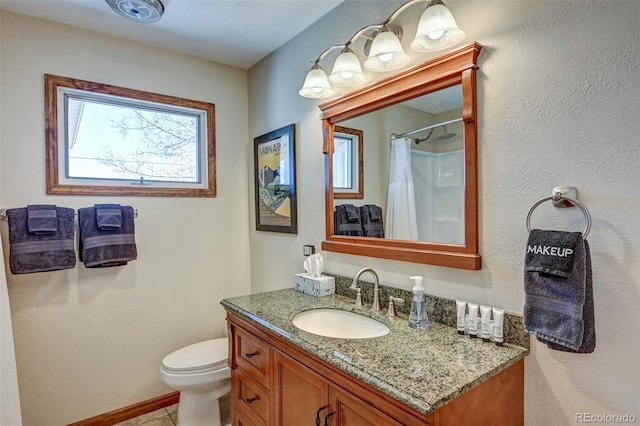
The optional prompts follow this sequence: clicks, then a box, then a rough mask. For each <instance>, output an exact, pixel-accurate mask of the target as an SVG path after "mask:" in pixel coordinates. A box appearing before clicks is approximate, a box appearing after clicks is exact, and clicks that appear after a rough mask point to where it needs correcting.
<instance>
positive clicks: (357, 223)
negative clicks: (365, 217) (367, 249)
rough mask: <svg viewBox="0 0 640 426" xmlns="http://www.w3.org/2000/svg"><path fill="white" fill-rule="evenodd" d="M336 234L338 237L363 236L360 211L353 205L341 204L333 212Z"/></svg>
mask: <svg viewBox="0 0 640 426" xmlns="http://www.w3.org/2000/svg"><path fill="white" fill-rule="evenodd" d="M333 225H334V233H335V234H336V235H352V236H356V237H361V236H362V222H361V220H360V209H359V208H358V207H356V206H354V205H353V204H340V205H337V206H336V207H335V210H334V211H333Z"/></svg>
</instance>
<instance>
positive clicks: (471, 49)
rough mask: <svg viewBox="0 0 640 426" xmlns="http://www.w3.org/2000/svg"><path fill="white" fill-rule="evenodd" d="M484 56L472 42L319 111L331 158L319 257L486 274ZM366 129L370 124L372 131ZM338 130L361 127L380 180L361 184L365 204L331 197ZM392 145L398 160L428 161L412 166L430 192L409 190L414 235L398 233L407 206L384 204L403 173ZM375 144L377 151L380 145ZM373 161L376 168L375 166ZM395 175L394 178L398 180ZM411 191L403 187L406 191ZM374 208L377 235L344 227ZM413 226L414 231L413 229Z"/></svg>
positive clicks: (371, 167)
mask: <svg viewBox="0 0 640 426" xmlns="http://www.w3.org/2000/svg"><path fill="white" fill-rule="evenodd" d="M481 48H482V46H481V45H480V44H478V43H472V44H470V45H467V46H465V47H462V48H460V49H457V50H455V51H451V52H447V53H445V54H443V55H441V56H439V57H436V58H433V59H431V60H428V61H426V62H424V63H422V64H420V65H418V66H415V67H413V68H411V69H409V70H406V71H402V72H400V73H398V74H396V75H393V76H390V77H386V78H384V79H383V80H380V81H378V82H376V83H374V84H372V85H369V86H367V87H364V88H362V89H359V90H356V91H354V92H351V93H349V94H347V95H344V96H342V97H340V98H338V99H334V100H330V101H327V102H324V103H322V104H320V105H319V108H320V110H321V111H322V114H323V116H322V121H323V123H322V127H323V133H324V145H323V151H324V154H325V216H326V240H325V241H323V242H322V249H323V250H325V251H333V252H339V253H346V254H353V255H360V256H369V257H377V258H383V259H392V260H400V261H405V262H412V263H424V264H431V265H440V266H447V267H452V268H462V269H470V270H479V269H481V267H482V260H481V256H480V254H479V252H478V251H479V250H478V159H477V157H478V154H477V124H476V122H477V118H476V116H477V111H476V103H477V102H476V96H477V95H476V73H477V69H478V66H477V65H476V60H477V57H478V55H479V53H480V49H481ZM368 122H369V123H373V124H369V125H368V124H367V123H368ZM336 126H342V127H357V128H359V129H362V130H363V132H364V139H365V140H366V142H365V143H364V148H363V150H364V152H365V155H364V158H365V165H364V168H365V170H367V171H372V174H373V175H374V176H375V177H373V178H371V177H369V176H370V175H367V176H365V179H364V183H363V185H364V187H365V188H364V190H365V194H367V196H365V199H364V200H363V199H359V200H358V199H355V198H354V199H353V200H349V199H345V198H344V196H338V197H336V196H335V194H334V192H333V181H332V179H333V164H332V163H333V161H332V158H333V152H334V145H333V144H334V133H335V132H336ZM447 126H448V127H447ZM409 136H411V137H409ZM392 141H393V144H392ZM396 141H402V143H400V144H399V145H403V146H404V148H402V149H403V150H404V151H401V152H403V153H402V154H401V155H402V156H405V155H406V156H407V157H406V158H409V157H413V156H414V155H413V153H415V154H418V156H420V154H425V156H426V157H429V158H428V160H427V162H423V163H420V164H421V165H416V164H414V160H413V159H411V160H410V163H411V166H410V167H409V170H411V169H412V168H413V169H414V170H415V172H413V176H415V177H416V179H418V178H419V176H418V175H420V174H425V173H423V172H426V174H427V175H428V176H431V177H426V178H425V179H426V181H425V182H427V183H426V185H428V186H424V184H423V186H421V187H420V189H415V190H414V189H412V187H413V185H414V182H413V181H411V177H410V178H409V180H410V183H409V186H408V187H409V188H411V189H409V190H408V191H405V192H406V193H410V194H412V195H410V196H409V198H410V199H411V198H412V197H413V201H411V200H409V202H408V203H404V204H406V205H408V206H409V208H408V210H409V211H410V212H411V213H410V214H408V217H411V216H414V215H415V217H416V218H417V219H415V222H416V224H412V225H411V226H408V228H410V231H407V232H409V233H408V234H407V233H404V230H402V229H401V230H400V231H398V229H396V228H397V227H398V226H397V224H398V222H403V221H404V219H402V218H403V217H404V216H403V215H402V214H400V215H399V216H397V215H395V210H403V209H404V207H403V208H399V207H398V206H397V205H396V204H399V205H400V204H402V203H393V206H394V207H393V208H392V209H391V211H390V210H389V208H388V206H387V202H388V200H389V199H394V197H395V196H396V195H395V194H396V192H395V187H394V188H392V189H389V181H390V180H391V181H393V182H394V185H395V178H393V179H390V178H389V176H390V173H389V170H395V169H394V167H397V166H395V165H396V164H397V163H396V162H391V164H390V156H395V157H394V158H398V155H399V154H398V151H395V144H396ZM376 143H378V145H374V144H376ZM392 145H394V148H391V146H392ZM419 145H422V146H419ZM371 150H374V151H375V152H374V153H373V154H372V155H369V156H367V155H366V153H367V151H369V153H370V154H371ZM392 150H394V151H393V152H394V153H393V154H391V151H392ZM423 151H424V152H423ZM445 157H446V158H445ZM367 158H370V159H372V161H374V162H377V164H370V163H369V162H368V161H369V160H367ZM403 158H404V157H403ZM452 158H454V159H452ZM416 161H417V160H416ZM420 161H422V160H420ZM408 174H409V176H411V175H412V173H408ZM393 176H397V172H394V173H393ZM406 187H407V185H404V184H403V188H405V189H406ZM417 187H418V182H416V188H417ZM425 188H426V189H425ZM392 191H393V192H392ZM438 191H440V192H438ZM376 193H377V194H378V196H377V198H375V196H373V195H372V196H371V197H372V198H371V197H370V198H367V197H369V194H374V195H375V194H376ZM401 198H402V197H401ZM372 205H373V206H376V210H375V211H377V213H375V216H376V217H380V219H379V220H380V222H381V223H380V224H379V227H378V228H377V232H376V233H367V232H366V230H364V229H365V227H366V225H371V222H369V223H368V221H367V218H365V217H364V216H361V218H360V219H361V220H359V221H358V220H356V221H355V222H359V223H360V225H361V226H362V225H364V226H363V228H362V229H363V231H362V232H357V231H353V232H352V231H349V230H348V229H351V230H353V229H355V228H357V225H354V224H349V225H348V226H345V222H344V220H345V217H346V216H345V212H349V213H350V216H349V217H350V218H351V219H355V218H356V213H357V212H361V214H362V215H365V214H366V213H365V212H372V210H366V209H367V208H369V207H365V206H372ZM354 207H355V209H354ZM360 207H362V208H360ZM375 211H374V212H375ZM372 217H373V216H372ZM398 218H401V219H398ZM409 222H410V223H413V220H409ZM383 228H384V230H385V231H386V233H385V232H383V231H382V229H383ZM400 228H403V226H400ZM345 229H347V231H345ZM368 235H375V236H368Z"/></svg>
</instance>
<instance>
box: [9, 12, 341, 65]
mask: <svg viewBox="0 0 640 426" xmlns="http://www.w3.org/2000/svg"><path fill="white" fill-rule="evenodd" d="M161 1H162V3H163V4H164V7H165V12H164V15H163V16H162V18H161V19H160V20H159V21H158V22H155V23H152V24H143V23H137V22H132V21H129V20H127V19H125V18H122V17H120V16H118V15H116V13H115V12H113V11H112V10H111V8H110V7H109V5H108V4H107V3H106V2H105V1H104V0H0V9H3V10H7V11H10V12H15V13H20V14H23V15H28V16H33V17H36V18H42V19H47V20H49V21H54V22H59V23H61V24H66V25H71V26H74V27H79V28H83V29H86V30H91V31H96V32H99V33H103V34H108V35H111V36H115V37H120V38H123V39H127V40H132V41H136V42H140V43H143V44H147V45H151V46H156V47H161V48H164V49H168V50H172V51H176V52H181V53H185V54H188V55H190V56H195V57H198V58H203V59H207V60H211V61H214V62H218V63H221V64H226V65H231V66H234V67H238V68H242V69H249V68H250V67H251V66H253V65H255V64H256V63H257V62H258V61H260V60H261V59H262V58H264V57H265V56H267V55H268V54H269V53H271V52H273V51H274V50H276V49H277V48H278V47H280V46H282V45H283V44H284V43H286V42H287V41H289V40H290V39H292V38H293V37H294V36H295V35H297V34H298V33H300V32H301V31H302V30H304V29H305V28H307V27H308V26H309V25H311V24H312V23H313V22H315V21H316V20H318V19H319V18H320V17H321V16H323V15H324V14H326V13H327V12H329V11H330V10H331V9H333V8H334V7H336V6H337V5H338V4H340V3H342V1H344V0H284V1H271V0H252V1H245V0H161Z"/></svg>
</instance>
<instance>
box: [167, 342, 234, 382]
mask: <svg viewBox="0 0 640 426" xmlns="http://www.w3.org/2000/svg"><path fill="white" fill-rule="evenodd" d="M228 356H229V340H228V339H227V338H220V339H212V340H205V341H204V342H199V343H195V344H193V345H189V346H185V347H184V348H181V349H178V350H176V351H174V352H171V353H170V354H169V355H167V356H165V357H164V359H163V360H162V368H163V369H164V370H165V371H167V372H170V373H172V374H197V373H207V372H210V371H215V370H220V369H223V368H225V367H226V366H227V360H228Z"/></svg>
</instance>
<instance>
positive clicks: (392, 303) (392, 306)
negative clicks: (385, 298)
mask: <svg viewBox="0 0 640 426" xmlns="http://www.w3.org/2000/svg"><path fill="white" fill-rule="evenodd" d="M403 304H404V299H400V298H399V297H393V296H389V310H388V311H387V316H388V317H397V316H398V312H397V311H396V305H403Z"/></svg>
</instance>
